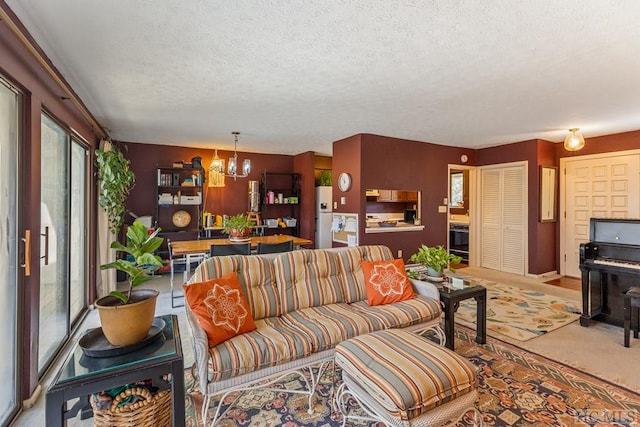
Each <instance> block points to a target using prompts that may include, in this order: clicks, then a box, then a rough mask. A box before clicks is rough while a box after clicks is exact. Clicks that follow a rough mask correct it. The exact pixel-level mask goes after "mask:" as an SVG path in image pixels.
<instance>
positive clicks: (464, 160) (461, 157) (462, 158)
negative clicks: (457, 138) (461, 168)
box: [460, 154, 469, 163]
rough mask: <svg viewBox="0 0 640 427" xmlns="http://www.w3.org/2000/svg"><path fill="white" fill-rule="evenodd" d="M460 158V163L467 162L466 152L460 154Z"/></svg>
mask: <svg viewBox="0 0 640 427" xmlns="http://www.w3.org/2000/svg"><path fill="white" fill-rule="evenodd" d="M460 160H461V161H462V163H467V160H469V158H468V157H467V155H466V154H463V155H462V156H460Z"/></svg>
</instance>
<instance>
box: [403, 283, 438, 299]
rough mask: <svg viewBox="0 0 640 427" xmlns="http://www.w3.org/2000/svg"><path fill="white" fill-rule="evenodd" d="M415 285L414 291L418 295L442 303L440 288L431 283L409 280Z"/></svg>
mask: <svg viewBox="0 0 640 427" xmlns="http://www.w3.org/2000/svg"><path fill="white" fill-rule="evenodd" d="M409 280H410V281H411V284H412V285H413V290H414V291H415V292H416V293H417V294H418V295H422V296H425V297H430V298H433V299H435V300H436V301H440V291H439V290H438V287H437V286H436V285H434V284H433V283H430V282H425V281H423V280H416V279H409Z"/></svg>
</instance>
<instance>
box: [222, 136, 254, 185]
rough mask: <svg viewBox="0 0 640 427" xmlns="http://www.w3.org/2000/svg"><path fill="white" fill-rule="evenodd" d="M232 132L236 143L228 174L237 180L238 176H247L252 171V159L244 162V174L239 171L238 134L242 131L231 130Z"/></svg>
mask: <svg viewBox="0 0 640 427" xmlns="http://www.w3.org/2000/svg"><path fill="white" fill-rule="evenodd" d="M231 134H232V135H233V136H234V138H235V145H234V149H233V157H231V158H230V159H229V168H228V169H227V176H228V177H230V178H233V180H234V181H235V180H236V178H245V177H247V176H249V172H251V160H249V159H245V160H244V161H243V162H242V174H239V173H238V135H240V132H231Z"/></svg>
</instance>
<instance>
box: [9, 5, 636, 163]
mask: <svg viewBox="0 0 640 427" xmlns="http://www.w3.org/2000/svg"><path fill="white" fill-rule="evenodd" d="M6 2H7V4H9V6H10V7H11V8H12V10H13V11H14V12H15V13H16V14H17V15H18V17H19V18H20V19H21V21H22V22H23V23H24V25H25V26H26V27H27V28H28V30H29V31H30V32H31V34H32V35H33V37H34V38H35V39H36V41H37V42H38V43H39V44H40V46H41V47H42V49H43V50H44V51H45V52H46V54H47V55H48V56H49V58H50V59H51V60H52V61H53V63H54V64H55V65H56V67H57V68H58V69H59V71H60V72H61V73H62V74H63V75H64V77H65V78H66V79H67V81H68V82H69V83H70V84H71V86H72V87H73V88H74V90H75V91H76V93H78V95H79V96H80V98H81V99H82V100H83V102H84V103H85V104H86V105H87V106H88V108H89V110H90V111H91V112H92V114H93V115H94V116H95V117H96V119H97V120H98V121H99V122H100V123H101V124H102V125H103V126H104V127H105V128H107V129H108V132H109V133H110V135H111V136H112V137H113V138H114V139H116V140H121V141H132V142H149V143H158V144H172V145H182V146H194V147H207V148H214V147H216V148H222V149H230V148H233V139H232V136H231V132H232V131H235V130H237V131H240V132H241V135H240V141H239V146H238V148H239V150H240V151H253V152H264V153H281V154H298V153H301V152H305V151H316V152H318V153H320V154H331V143H332V142H333V141H336V140H339V139H342V138H345V137H348V136H351V135H353V134H356V133H374V134H379V135H387V136H394V137H399V138H405V139H411V140H417V141H428V142H434V143H438V144H445V145H453V146H462V147H475V148H477V147H486V146H492V145H498V144H502V143H509V142H516V141H522V140H527V139H532V138H541V139H546V140H549V141H555V142H557V141H561V140H562V139H563V138H564V136H565V134H566V133H567V129H569V128H571V127H579V128H581V131H582V132H583V133H584V135H585V137H587V139H588V138H589V137H593V136H598V135H605V134H612V133H618V132H625V131H630V130H637V129H640V24H639V22H640V1H637V0H535V1H532V0H512V1H509V0H415V1H411V0H405V1H395V0H353V1H347V0H306V1H305V0H297V1H293V0H290V1H286V0H247V1H241V0H215V1H214V0H182V1H176V0H153V1H152V0H138V1H131V0H108V1H105V0H82V1H78V0H55V1H52V0H6Z"/></svg>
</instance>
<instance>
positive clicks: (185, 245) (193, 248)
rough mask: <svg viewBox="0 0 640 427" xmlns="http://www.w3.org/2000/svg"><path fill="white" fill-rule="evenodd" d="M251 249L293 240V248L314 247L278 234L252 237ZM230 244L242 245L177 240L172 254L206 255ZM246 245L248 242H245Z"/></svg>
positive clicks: (172, 247)
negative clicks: (219, 246)
mask: <svg viewBox="0 0 640 427" xmlns="http://www.w3.org/2000/svg"><path fill="white" fill-rule="evenodd" d="M250 239H251V249H256V248H257V247H258V243H283V242H286V241H288V240H293V247H294V248H295V247H299V246H309V245H313V241H312V240H309V239H304V238H302V237H297V236H289V235H286V234H277V235H271V236H252V237H250ZM230 243H242V242H231V241H230V240H229V239H198V240H175V241H172V242H171V254H172V255H173V256H174V257H178V256H185V255H194V254H205V253H209V251H210V249H211V245H228V244H230ZM245 243H246V242H245Z"/></svg>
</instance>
